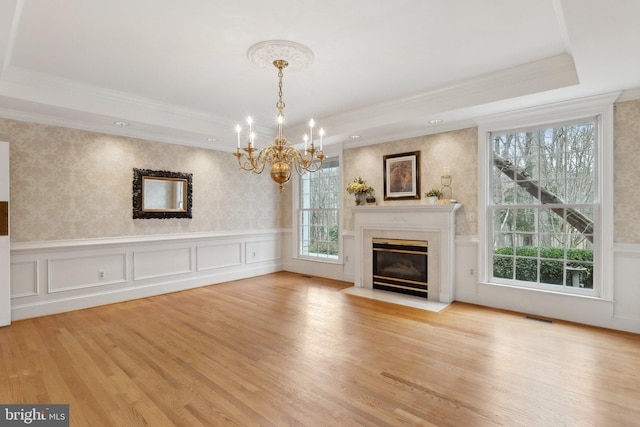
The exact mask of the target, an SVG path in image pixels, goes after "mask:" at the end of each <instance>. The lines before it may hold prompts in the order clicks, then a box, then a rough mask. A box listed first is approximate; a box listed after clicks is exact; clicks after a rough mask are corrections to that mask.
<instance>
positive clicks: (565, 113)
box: [476, 93, 619, 300]
mask: <svg viewBox="0 0 640 427" xmlns="http://www.w3.org/2000/svg"><path fill="white" fill-rule="evenodd" d="M618 95H619V94H618V93H615V94H605V95H601V96H594V97H590V98H584V99H580V100H574V101H565V102H560V103H556V104H552V105H544V106H538V107H533V108H528V109H523V110H519V111H515V112H510V113H502V114H496V115H493V116H487V117H483V118H481V119H478V120H476V123H477V124H478V239H479V242H480V243H479V246H478V281H479V283H482V284H486V285H497V286H509V287H516V288H519V289H526V290H531V291H541V292H553V293H559V294H562V295H575V296H583V297H584V296H586V297H592V298H600V299H605V300H613V252H612V247H613V189H614V187H613V102H614V101H615V100H616V99H617V97H618ZM594 117H595V118H596V146H595V150H596V162H595V182H594V185H595V199H594V209H595V212H594V240H595V242H596V243H595V244H594V261H593V262H594V270H595V271H594V273H595V274H594V282H593V290H590V289H589V290H588V291H585V290H584V289H582V290H576V289H575V288H574V289H571V290H570V291H569V292H568V291H566V288H565V287H564V286H562V287H560V289H558V288H559V287H558V286H555V285H549V287H547V286H544V285H543V286H524V285H523V283H513V282H509V281H503V280H500V281H496V280H492V278H491V273H492V267H493V264H492V263H493V250H492V246H493V234H492V229H493V225H492V221H493V217H492V215H491V213H492V208H491V204H492V199H491V198H492V189H491V187H490V186H491V184H492V182H491V175H492V167H493V162H492V161H491V159H492V155H493V148H492V139H491V135H492V134H501V133H505V132H509V131H512V130H522V129H530V128H540V127H546V126H549V127H551V126H554V125H557V124H563V123H571V122H576V121H580V120H591V119H593V118H594ZM514 207H515V208H517V206H514Z"/></svg>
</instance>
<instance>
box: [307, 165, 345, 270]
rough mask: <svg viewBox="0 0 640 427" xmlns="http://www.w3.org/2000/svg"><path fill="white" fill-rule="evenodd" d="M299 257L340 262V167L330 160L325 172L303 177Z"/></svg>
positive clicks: (324, 167)
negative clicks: (338, 260) (337, 260)
mask: <svg viewBox="0 0 640 427" xmlns="http://www.w3.org/2000/svg"><path fill="white" fill-rule="evenodd" d="M299 188H300V194H299V196H300V197H299V199H300V216H299V254H300V255H301V256H305V257H316V258H325V259H338V254H339V240H338V237H339V214H340V188H341V185H340V166H339V161H338V158H332V159H326V160H325V161H324V162H323V166H322V169H321V170H319V171H317V172H314V173H306V174H304V175H302V176H301V177H300V186H299Z"/></svg>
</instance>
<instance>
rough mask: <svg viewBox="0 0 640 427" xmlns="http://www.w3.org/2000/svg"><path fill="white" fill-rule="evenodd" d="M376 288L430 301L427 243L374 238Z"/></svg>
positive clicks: (374, 283)
mask: <svg viewBox="0 0 640 427" xmlns="http://www.w3.org/2000/svg"><path fill="white" fill-rule="evenodd" d="M372 243H373V288H374V289H380V290H384V291H391V292H399V293H402V294H407V295H414V296H419V297H424V298H428V295H429V294H428V289H429V285H428V264H427V257H428V246H429V243H428V242H427V241H425V240H404V239H402V240H400V239H385V238H373V239H372Z"/></svg>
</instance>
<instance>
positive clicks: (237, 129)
mask: <svg viewBox="0 0 640 427" xmlns="http://www.w3.org/2000/svg"><path fill="white" fill-rule="evenodd" d="M241 130H242V127H240V125H239V124H238V125H236V132H237V133H238V148H240V131H241Z"/></svg>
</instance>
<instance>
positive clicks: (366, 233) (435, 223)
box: [351, 204, 462, 303]
mask: <svg viewBox="0 0 640 427" xmlns="http://www.w3.org/2000/svg"><path fill="white" fill-rule="evenodd" d="M461 207H462V205H460V204H445V205H407V206H397V205H394V206H357V207H353V208H351V210H352V213H353V224H354V235H355V239H354V266H355V267H354V286H355V287H360V288H370V289H372V288H373V256H372V253H373V242H372V240H373V238H374V237H380V238H390V239H412V240H427V241H428V242H429V258H428V261H427V267H428V271H429V273H428V274H429V278H428V281H429V298H428V299H429V301H438V302H442V303H450V302H453V299H454V294H453V289H454V286H453V285H454V280H453V279H454V278H453V273H454V262H455V256H454V255H455V254H454V249H455V244H454V240H455V236H456V215H455V214H456V211H457V210H458V209H460V208H461ZM416 298H418V297H416Z"/></svg>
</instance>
